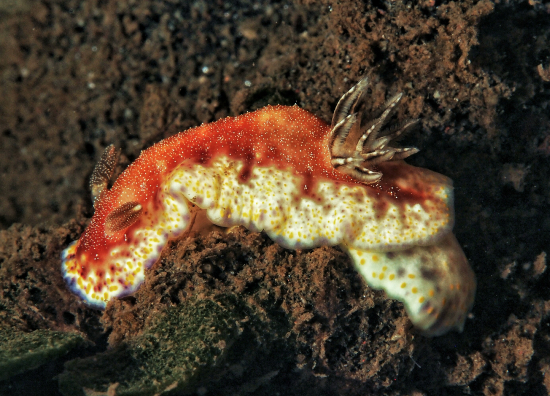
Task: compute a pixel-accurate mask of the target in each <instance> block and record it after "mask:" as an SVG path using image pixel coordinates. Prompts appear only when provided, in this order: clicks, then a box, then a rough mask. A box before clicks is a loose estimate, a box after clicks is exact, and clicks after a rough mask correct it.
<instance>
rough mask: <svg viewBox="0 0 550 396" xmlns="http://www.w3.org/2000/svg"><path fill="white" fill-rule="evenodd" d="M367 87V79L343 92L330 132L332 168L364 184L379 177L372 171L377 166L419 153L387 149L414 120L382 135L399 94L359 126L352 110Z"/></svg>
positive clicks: (379, 175) (401, 149) (358, 121)
mask: <svg viewBox="0 0 550 396" xmlns="http://www.w3.org/2000/svg"><path fill="white" fill-rule="evenodd" d="M367 87H368V79H367V78H364V79H363V80H361V81H360V82H359V83H358V84H357V85H355V86H354V87H353V88H351V89H350V90H349V91H348V92H346V93H345V94H344V95H343V96H342V98H341V99H340V101H339V102H338V104H337V105H336V110H335V111H334V116H333V118H332V125H331V130H330V154H331V156H332V161H331V163H332V165H333V166H334V167H335V168H337V169H338V170H339V171H341V172H344V173H346V174H348V175H350V176H352V177H353V178H355V179H357V180H360V181H362V182H363V183H375V182H377V181H379V180H380V179H381V178H382V173H381V172H379V171H375V170H372V168H373V167H374V166H375V165H376V164H379V163H381V162H386V161H390V160H392V159H393V160H398V159H404V158H407V157H408V156H411V155H413V154H415V153H417V152H418V149H417V148H415V147H404V148H396V147H391V146H389V144H390V142H391V141H392V140H394V139H396V138H398V137H399V136H401V135H402V134H403V133H404V132H405V131H406V130H408V129H410V128H411V127H412V126H414V125H415V124H416V122H417V120H408V121H406V122H405V123H404V124H403V125H402V126H401V127H400V128H399V129H398V130H397V131H395V132H393V133H386V134H382V135H381V133H380V131H381V129H382V127H383V126H384V125H385V124H386V123H387V121H388V120H389V118H390V116H391V115H392V114H393V113H394V111H395V109H396V108H397V105H398V104H399V102H400V101H401V98H402V97H403V94H401V93H400V94H397V95H395V96H394V97H393V98H391V99H390V100H389V101H388V103H387V104H386V106H385V108H384V109H383V111H382V112H381V114H380V115H379V116H378V117H376V118H375V119H373V120H371V121H370V122H369V123H367V125H365V126H363V127H362V126H361V118H362V117H361V114H360V113H359V112H355V109H356V108H357V107H358V106H359V105H360V104H361V101H362V99H363V97H364V96H365V95H364V94H365V92H366V90H367ZM380 135H381V136H380ZM379 136H380V137H379Z"/></svg>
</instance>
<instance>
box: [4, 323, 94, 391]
mask: <svg viewBox="0 0 550 396" xmlns="http://www.w3.org/2000/svg"><path fill="white" fill-rule="evenodd" d="M85 342H86V341H85V340H84V338H83V337H82V336H81V335H80V334H77V333H65V332H62V331H52V330H35V331H33V332H31V333H25V332H22V331H14V330H13V329H0V381H3V380H6V379H8V378H10V377H12V376H14V375H16V374H19V373H22V372H25V371H27V370H32V369H35V368H37V367H40V366H41V365H43V364H45V363H48V362H50V361H52V360H54V359H56V358H58V357H60V356H63V355H65V354H66V353H67V352H69V351H70V350H71V349H73V348H75V347H77V346H79V345H82V344H84V343H85Z"/></svg>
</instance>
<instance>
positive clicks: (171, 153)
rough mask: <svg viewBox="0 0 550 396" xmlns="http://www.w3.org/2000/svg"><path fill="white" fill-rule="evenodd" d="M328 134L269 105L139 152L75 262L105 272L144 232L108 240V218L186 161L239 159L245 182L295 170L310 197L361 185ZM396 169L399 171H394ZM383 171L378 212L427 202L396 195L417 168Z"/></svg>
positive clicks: (304, 114) (306, 118)
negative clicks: (265, 170) (266, 170)
mask: <svg viewBox="0 0 550 396" xmlns="http://www.w3.org/2000/svg"><path fill="white" fill-rule="evenodd" d="M329 132H330V126H329V125H327V124H326V123H325V122H324V121H322V120H321V119H320V118H318V117H316V116H314V115H313V114H311V113H309V112H308V111H306V110H303V109H301V108H299V107H298V106H267V107H264V108H262V109H260V110H257V111H254V112H251V113H247V114H243V115H241V116H238V117H228V118H224V119H221V120H219V121H216V122H213V123H210V124H203V125H201V126H198V127H196V128H193V129H189V130H187V131H185V132H181V133H178V134H176V135H174V136H171V137H169V138H167V139H165V140H163V141H161V142H159V143H156V144H155V145H153V146H152V147H150V148H148V149H147V150H144V151H143V152H142V153H141V155H140V156H139V158H138V159H137V160H136V161H134V162H133V163H132V164H131V165H130V166H129V167H128V168H127V169H126V170H125V171H124V172H123V173H122V174H121V175H120V176H119V178H118V179H117V180H116V182H115V183H114V185H113V187H112V188H111V189H110V190H109V191H106V192H105V194H104V195H102V197H101V199H100V200H99V201H98V203H97V204H96V211H95V214H94V216H93V218H92V220H91V223H90V225H89V226H88V228H87V229H86V231H85V232H84V234H83V235H82V237H81V238H80V240H79V243H78V246H77V250H76V256H77V258H79V257H80V255H82V254H83V253H84V252H86V254H87V255H88V257H93V258H95V259H94V260H82V259H80V260H78V262H80V263H86V264H85V265H82V264H81V265H82V267H81V269H80V271H81V276H82V277H84V278H85V277H86V272H87V270H88V268H87V267H86V265H90V266H94V265H98V266H99V267H101V265H102V264H101V262H102V260H101V258H102V256H103V255H105V254H106V252H108V251H109V250H111V249H112V247H113V246H114V245H116V244H120V243H126V242H127V241H126V240H125V236H126V238H127V237H128V236H129V235H130V231H131V230H132V229H134V228H139V227H140V222H139V221H138V222H137V223H135V224H133V225H132V226H131V227H130V228H129V229H127V230H123V231H121V232H119V233H115V234H112V235H110V236H109V237H107V236H106V234H105V229H104V227H105V218H106V217H107V215H108V214H109V213H110V212H111V211H112V210H114V209H115V208H117V207H118V206H120V205H122V204H124V203H126V202H131V201H135V202H139V203H141V204H144V203H146V202H148V201H151V200H153V201H154V199H155V196H156V194H157V192H158V187H159V185H160V183H161V181H162V179H163V178H164V177H165V176H166V175H168V174H169V173H170V172H171V171H172V170H173V169H174V168H175V167H177V166H178V165H179V164H181V163H182V161H184V160H187V161H192V162H195V163H201V164H207V163H208V162H209V161H210V160H211V159H212V158H215V157H216V156H219V155H227V156H229V157H231V158H235V159H240V160H241V161H243V162H244V163H245V164H246V166H245V168H244V169H243V171H241V174H240V177H241V178H242V179H243V180H245V179H247V178H248V174H249V170H250V168H251V167H252V166H255V165H262V166H269V165H273V166H275V167H277V168H279V169H293V170H294V172H295V173H297V174H301V175H303V180H304V184H303V191H304V194H308V195H312V194H313V195H314V186H315V182H316V181H318V180H321V179H330V180H333V181H338V182H342V183H346V184H353V185H355V184H360V185H363V184H362V183H360V182H358V181H356V180H355V179H353V178H351V177H350V176H348V175H346V174H344V173H341V172H339V171H337V170H336V169H335V168H334V167H333V166H332V165H331V162H330V160H331V157H330V153H329V150H328V145H329V142H328V140H329V137H330V136H329ZM396 166H397V167H398V168H400V169H395V168H396ZM380 168H381V169H382V170H383V172H384V178H383V180H382V181H381V182H380V183H376V184H373V185H366V186H365V185H363V186H365V187H366V188H368V189H371V190H372V194H376V195H378V198H379V199H380V203H379V205H380V209H382V210H383V206H384V202H385V201H386V199H388V200H389V199H391V200H395V199H396V198H398V199H399V198H400V199H401V200H407V201H409V200H418V202H420V203H421V202H422V201H423V200H424V199H425V198H426V197H425V196H424V193H423V192H422V190H416V191H414V190H411V191H396V190H395V189H393V188H392V181H391V180H392V178H393V177H395V175H397V174H399V175H401V176H402V175H403V172H416V171H417V168H414V167H411V166H410V165H407V164H405V163H399V164H396V163H392V164H391V165H388V164H381V165H380ZM419 187H421V186H419ZM380 195H382V196H380ZM384 195H386V196H387V198H386V199H384ZM145 215H147V213H145ZM98 269H99V268H98ZM99 274H101V273H99Z"/></svg>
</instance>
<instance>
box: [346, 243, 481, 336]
mask: <svg viewBox="0 0 550 396" xmlns="http://www.w3.org/2000/svg"><path fill="white" fill-rule="evenodd" d="M347 250H348V253H349V255H350V256H351V258H352V260H353V262H354V263H355V267H356V268H357V270H358V271H359V273H360V274H361V275H362V276H363V278H365V281H366V282H367V283H368V284H369V285H370V286H372V287H374V288H375V289H382V290H384V291H385V292H386V294H387V295H388V296H390V297H392V298H395V299H397V300H399V301H401V302H403V304H404V305H405V309H406V310H407V313H408V314H409V318H410V319H411V321H412V322H413V324H414V325H415V326H416V327H418V328H419V329H421V330H422V331H423V333H424V334H426V335H430V336H436V335H441V334H444V333H446V332H447V331H449V330H452V329H455V330H458V331H462V328H463V327H464V321H465V320H466V317H467V315H468V312H469V311H470V309H471V307H472V305H473V302H474V294H475V290H476V280H475V275H474V273H473V271H472V269H471V268H470V266H469V264H468V260H467V259H466V257H465V256H464V253H463V252H462V249H461V248H460V246H459V244H458V242H457V240H456V238H455V236H454V235H453V234H452V233H448V234H447V235H446V236H445V237H444V238H443V239H441V241H439V243H436V244H435V245H432V246H416V247H413V248H411V249H408V250H403V251H398V252H376V251H366V250H358V249H354V248H350V247H347Z"/></svg>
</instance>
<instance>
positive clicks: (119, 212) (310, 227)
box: [62, 79, 475, 335]
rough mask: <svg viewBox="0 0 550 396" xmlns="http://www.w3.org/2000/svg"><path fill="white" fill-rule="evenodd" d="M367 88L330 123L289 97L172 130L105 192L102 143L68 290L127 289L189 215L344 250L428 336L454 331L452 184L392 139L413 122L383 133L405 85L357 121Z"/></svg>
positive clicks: (462, 270)
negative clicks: (287, 101) (90, 212)
mask: <svg viewBox="0 0 550 396" xmlns="http://www.w3.org/2000/svg"><path fill="white" fill-rule="evenodd" d="M367 86H368V81H367V80H366V79H363V80H361V81H360V82H359V83H358V84H357V85H356V86H355V87H354V88H352V89H350V90H349V91H348V92H347V93H346V94H344V96H343V97H342V99H341V100H340V101H339V102H338V105H337V106H336V110H335V112H334V117H333V120H332V126H331V125H327V124H326V123H325V122H323V121H322V120H320V119H319V118H317V117H315V116H314V115H313V114H311V113H309V112H307V111H305V110H303V109H300V108H299V107H297V106H267V107H265V108H263V109H260V110H257V111H254V112H252V113H247V114H244V115H241V116H238V117H228V118H225V119H223V120H219V121H216V122H213V123H211V124H204V125H201V126H199V127H196V128H193V129H190V130H188V131H185V132H181V133H179V134H177V135H174V136H171V137H169V138H168V139H165V140H163V141H161V142H159V143H157V144H155V145H153V146H152V147H150V148H149V149H147V150H144V151H143V152H142V153H141V155H140V156H139V158H138V159H136V160H135V161H134V162H133V163H132V164H131V165H130V166H129V167H128V168H127V169H126V170H125V171H124V172H122V174H121V175H120V176H119V177H118V179H117V180H116V181H115V182H114V184H113V186H112V187H111V188H110V189H109V188H108V185H109V181H110V178H111V175H112V174H113V171H114V168H115V166H116V163H117V158H118V152H117V150H116V149H115V148H114V147H113V146H109V147H108V148H107V149H106V150H105V152H104V153H103V155H102V156H101V159H100V161H99V163H98V165H97V166H96V169H95V170H94V172H93V174H92V180H91V189H92V196H93V198H94V209H95V213H94V216H93V218H92V219H91V221H90V224H89V226H88V228H86V230H85V231H84V233H83V234H82V236H81V237H80V239H79V240H78V242H76V243H74V244H71V245H70V246H69V247H68V248H67V249H65V251H64V252H63V254H62V271H63V277H64V279H65V281H66V282H67V284H68V286H69V288H70V289H71V290H72V291H74V292H75V293H76V294H77V295H78V296H80V297H81V298H82V299H83V300H84V301H85V302H86V303H87V304H88V305H90V306H92V307H96V308H104V307H105V305H106V304H107V302H108V301H109V300H111V299H112V298H116V297H122V296H125V295H128V294H131V293H133V292H134V291H135V290H137V288H138V287H139V285H140V284H141V283H142V282H143V281H144V278H145V269H146V268H148V267H150V266H151V265H152V264H153V263H155V262H156V261H157V260H158V259H159V257H160V254H161V251H162V249H163V248H164V246H165V245H166V244H167V242H168V241H169V240H171V239H174V238H177V237H179V236H181V235H183V234H184V233H185V232H186V231H188V230H189V228H190V227H192V225H193V222H194V216H196V215H197V210H199V211H204V216H205V217H206V218H207V219H208V220H209V221H210V222H212V223H213V224H215V225H216V226H222V227H231V226H237V225H242V226H244V227H246V228H248V229H249V230H252V231H263V232H265V233H266V234H267V235H268V236H269V237H270V238H271V239H273V240H274V241H275V242H277V243H279V244H281V245H282V246H284V247H286V248H290V249H307V248H314V247H317V246H336V245H340V246H342V247H343V248H344V249H345V250H346V251H348V253H349V255H350V257H351V258H352V260H353V262H354V263H355V265H356V267H357V268H358V271H359V272H360V273H361V275H362V276H363V277H364V279H365V281H366V282H367V284H369V285H370V286H372V287H374V288H379V289H384V290H385V291H386V292H387V294H388V295H389V296H390V297H392V298H396V299H398V300H400V301H402V302H403V303H404V304H405V307H406V309H407V311H408V313H409V316H410V318H411V321H412V322H413V323H414V324H415V325H416V326H417V327H419V328H420V329H421V330H423V331H424V332H425V333H426V334H431V335H437V334H442V333H444V332H445V331H447V330H450V329H458V330H460V329H461V328H462V326H463V324H464V319H465V317H466V315H467V313H468V311H469V309H470V307H471V305H472V301H473V295H474V291H475V277H474V275H473V273H472V271H471V269H470V267H469V266H468V262H467V260H466V258H465V257H464V254H463V253H462V250H461V249H460V246H459V245H458V243H457V242H456V239H455V238H454V236H453V235H452V232H451V231H452V227H453V222H454V218H453V216H454V213H453V187H452V181H451V180H450V179H449V178H447V177H445V176H443V175H440V174H438V173H435V172H432V171H429V170H427V169H422V168H417V167H414V166H411V165H408V164H406V163H405V161H403V159H404V158H406V157H407V156H409V155H412V154H414V153H416V152H417V151H418V150H417V149H415V148H413V147H406V148H396V147H393V146H392V142H393V141H394V140H395V139H396V138H398V137H399V136H401V135H402V134H403V133H404V132H405V131H406V130H408V129H410V128H411V127H412V126H413V125H414V124H415V120H411V121H406V122H405V123H403V124H401V126H400V127H398V128H397V129H393V130H392V129H391V128H385V129H384V126H385V125H386V124H387V123H388V121H389V119H390V117H391V115H392V113H393V112H394V111H395V109H396V107H397V105H398V104H399V101H400V100H401V98H402V95H401V94H398V95H395V96H394V97H393V98H391V99H390V100H389V101H388V103H387V104H386V105H385V107H384V108H383V109H381V110H380V112H379V113H378V114H377V115H376V116H375V117H374V119H371V120H366V122H365V123H364V125H363V124H362V118H365V115H363V114H362V113H361V111H360V110H359V108H360V107H361V105H362V101H363V100H364V96H365V93H366V89H367ZM197 208H198V209H197ZM201 215H202V212H201Z"/></svg>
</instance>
